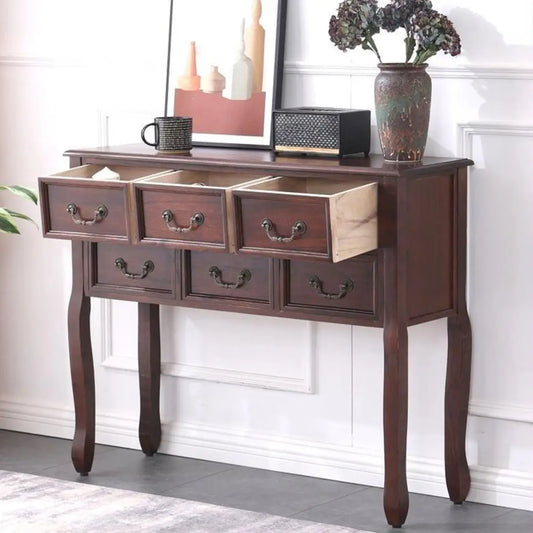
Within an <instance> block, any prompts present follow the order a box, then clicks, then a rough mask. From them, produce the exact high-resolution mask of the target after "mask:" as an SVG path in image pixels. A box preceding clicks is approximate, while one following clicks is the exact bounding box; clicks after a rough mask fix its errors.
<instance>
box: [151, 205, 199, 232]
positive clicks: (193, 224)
mask: <svg viewBox="0 0 533 533" xmlns="http://www.w3.org/2000/svg"><path fill="white" fill-rule="evenodd" d="M161 217H162V218H163V220H164V221H165V223H166V225H167V228H168V229H169V230H170V231H173V232H174V233H189V231H193V230H195V229H196V228H198V227H200V226H201V225H202V224H203V223H204V221H205V217H204V215H203V214H202V213H194V215H193V216H192V217H191V218H190V219H189V225H188V226H178V225H177V224H176V222H175V221H174V213H172V211H171V210H170V209H165V210H164V211H163V212H162V213H161Z"/></svg>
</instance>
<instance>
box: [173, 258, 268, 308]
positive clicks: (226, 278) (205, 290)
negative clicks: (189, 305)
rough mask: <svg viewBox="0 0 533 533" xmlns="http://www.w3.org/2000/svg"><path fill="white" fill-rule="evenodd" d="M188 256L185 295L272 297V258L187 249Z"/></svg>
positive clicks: (246, 297) (248, 297)
mask: <svg viewBox="0 0 533 533" xmlns="http://www.w3.org/2000/svg"><path fill="white" fill-rule="evenodd" d="M184 257H185V265H184V276H185V290H184V295H185V297H187V296H204V297H205V296H207V297H217V298H224V299H235V300H246V301H252V302H265V303H268V302H270V301H271V291H272V289H271V287H272V284H271V278H272V268H271V263H272V261H271V260H270V259H267V258H263V257H249V256H248V257H243V256H240V255H235V254H221V253H212V252H186V253H185V254H184Z"/></svg>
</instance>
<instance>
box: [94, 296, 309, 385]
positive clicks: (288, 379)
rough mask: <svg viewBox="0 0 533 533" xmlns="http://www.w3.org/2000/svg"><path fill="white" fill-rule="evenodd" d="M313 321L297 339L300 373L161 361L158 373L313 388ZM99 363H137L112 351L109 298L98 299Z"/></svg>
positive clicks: (128, 366)
mask: <svg viewBox="0 0 533 533" xmlns="http://www.w3.org/2000/svg"><path fill="white" fill-rule="evenodd" d="M316 328H317V325H316V323H314V322H307V339H306V342H302V343H301V347H302V348H301V356H302V361H303V370H302V374H301V376H300V377H297V378H295V377H292V376H283V375H274V374H263V373H254V372H245V371H241V370H233V369H225V368H218V367H210V366H203V365H190V364H184V363H174V362H168V361H167V362H165V361H162V362H161V375H163V376H170V377H174V378H188V379H198V380H203V381H212V382H215V383H228V384H233V385H243V386H248V387H257V388H262V389H274V390H282V391H287V392H303V393H307V394H312V393H313V392H314V382H315V380H314V373H315V364H314V362H315V359H316V355H315V353H314V338H315V337H316ZM99 329H100V332H101V344H100V350H101V351H100V354H101V358H100V363H101V365H102V366H103V367H104V368H113V369H117V370H125V371H131V372H137V370H138V364H137V357H136V356H135V355H120V354H115V353H113V313H112V306H111V300H106V299H101V300H100V327H99Z"/></svg>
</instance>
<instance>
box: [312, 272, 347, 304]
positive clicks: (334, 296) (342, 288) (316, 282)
mask: <svg viewBox="0 0 533 533" xmlns="http://www.w3.org/2000/svg"><path fill="white" fill-rule="evenodd" d="M309 285H310V286H311V287H313V289H315V290H316V292H317V293H318V294H320V296H322V298H327V299H328V300H340V299H341V298H344V297H345V296H346V294H348V293H349V292H350V291H351V290H353V281H352V280H351V279H347V280H346V281H343V282H342V283H341V284H340V285H339V292H337V293H334V292H333V293H331V292H324V289H323V288H322V280H321V279H320V278H319V277H318V276H312V277H311V278H309Z"/></svg>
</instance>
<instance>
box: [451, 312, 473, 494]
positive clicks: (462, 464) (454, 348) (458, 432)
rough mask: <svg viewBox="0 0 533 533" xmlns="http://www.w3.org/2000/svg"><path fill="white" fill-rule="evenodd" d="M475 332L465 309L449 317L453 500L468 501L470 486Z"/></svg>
mask: <svg viewBox="0 0 533 533" xmlns="http://www.w3.org/2000/svg"><path fill="white" fill-rule="evenodd" d="M471 357H472V333H471V328H470V320H469V319H468V315H467V313H466V311H464V312H463V313H462V314H460V315H457V316H454V317H450V318H449V319H448V368H447V372H446V396H445V407H444V434H445V450H444V463H445V467H446V485H447V486H448V494H449V495H450V500H452V501H453V502H454V503H462V502H464V501H465V499H466V497H467V495H468V491H469V490H470V471H469V470H468V463H467V462H466V451H465V439H466V419H467V415H468V397H469V392H470V362H471Z"/></svg>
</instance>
